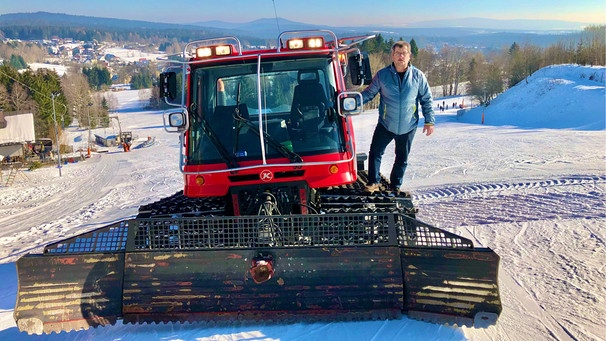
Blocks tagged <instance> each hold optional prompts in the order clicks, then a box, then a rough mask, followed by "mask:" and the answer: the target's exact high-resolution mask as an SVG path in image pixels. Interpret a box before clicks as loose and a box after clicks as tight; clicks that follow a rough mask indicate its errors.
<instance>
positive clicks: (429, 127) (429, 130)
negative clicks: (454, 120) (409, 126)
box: [423, 124, 433, 136]
mask: <svg viewBox="0 0 606 341" xmlns="http://www.w3.org/2000/svg"><path fill="white" fill-rule="evenodd" d="M423 134H425V135H426V136H429V135H431V134H433V124H426V125H424V126H423Z"/></svg>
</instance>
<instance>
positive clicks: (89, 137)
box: [86, 102, 93, 157]
mask: <svg viewBox="0 0 606 341" xmlns="http://www.w3.org/2000/svg"><path fill="white" fill-rule="evenodd" d="M92 106H93V103H92V102H88V141H87V143H86V156H87V157H90V139H91V133H90V107H92Z"/></svg>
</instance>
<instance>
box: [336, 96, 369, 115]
mask: <svg viewBox="0 0 606 341" xmlns="http://www.w3.org/2000/svg"><path fill="white" fill-rule="evenodd" d="M338 103H339V104H338V106H339V113H340V114H341V115H358V114H360V113H362V108H363V106H362V94H360V93H359V92H342V93H340V94H339V102H338Z"/></svg>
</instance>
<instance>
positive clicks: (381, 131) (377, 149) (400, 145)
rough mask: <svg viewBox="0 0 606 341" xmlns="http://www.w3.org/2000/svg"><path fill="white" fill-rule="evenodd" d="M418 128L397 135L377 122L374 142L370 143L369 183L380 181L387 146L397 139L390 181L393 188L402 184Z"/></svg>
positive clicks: (373, 136) (373, 137)
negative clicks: (382, 161)
mask: <svg viewBox="0 0 606 341" xmlns="http://www.w3.org/2000/svg"><path fill="white" fill-rule="evenodd" d="M416 131H417V129H413V130H411V131H410V132H408V133H406V134H402V135H396V134H394V133H392V132H390V131H388V130H387V129H385V127H383V125H382V124H381V123H379V124H377V127H376V128H375V132H374V134H373V135H372V142H371V143H370V151H369V152H368V154H369V155H368V183H371V184H372V183H379V179H380V174H379V172H380V170H381V158H382V157H383V153H385V148H387V145H388V144H389V143H391V141H392V140H395V141H396V158H395V160H394V163H393V167H392V168H391V174H390V176H389V182H390V183H391V188H392V189H396V188H400V186H402V181H403V179H404V172H405V171H406V166H408V154H409V153H410V146H411V145H412V140H413V139H414V137H415V132H416Z"/></svg>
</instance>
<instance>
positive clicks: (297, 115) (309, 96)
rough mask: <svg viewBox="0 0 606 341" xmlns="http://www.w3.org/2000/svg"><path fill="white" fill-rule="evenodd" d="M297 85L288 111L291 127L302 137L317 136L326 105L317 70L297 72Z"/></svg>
mask: <svg viewBox="0 0 606 341" xmlns="http://www.w3.org/2000/svg"><path fill="white" fill-rule="evenodd" d="M297 83H298V85H297V86H295V90H294V94H293V100H292V106H291V109H290V118H291V127H292V129H293V130H294V131H295V132H301V133H303V135H304V136H308V135H310V134H311V135H314V134H318V132H319V131H320V128H321V127H322V126H323V125H324V118H325V117H326V109H327V103H328V101H327V99H326V92H325V91H324V88H323V87H322V84H320V75H319V74H318V70H301V71H299V74H298V75H297Z"/></svg>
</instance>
